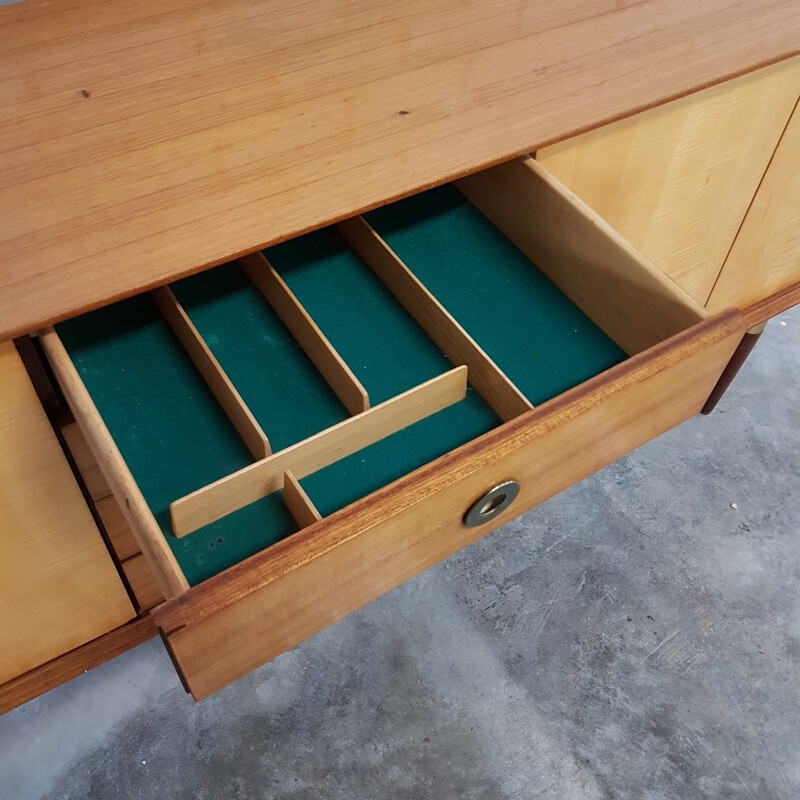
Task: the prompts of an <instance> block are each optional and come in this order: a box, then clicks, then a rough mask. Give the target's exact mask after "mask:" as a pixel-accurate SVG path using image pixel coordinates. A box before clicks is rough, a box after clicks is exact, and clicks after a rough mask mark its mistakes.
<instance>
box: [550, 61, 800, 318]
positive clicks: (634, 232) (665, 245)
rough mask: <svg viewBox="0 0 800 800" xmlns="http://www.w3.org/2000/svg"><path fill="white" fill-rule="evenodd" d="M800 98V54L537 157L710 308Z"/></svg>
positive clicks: (612, 125) (633, 243) (582, 136)
mask: <svg viewBox="0 0 800 800" xmlns="http://www.w3.org/2000/svg"><path fill="white" fill-rule="evenodd" d="M798 95H800V58H794V59H791V60H790V61H787V62H784V63H781V64H776V65H774V66H771V67H768V68H766V69H763V70H759V71H758V72H756V73H753V74H751V75H745V76H743V77H741V78H738V79H737V80H734V81H729V82H728V83H725V84H723V85H722V86H715V87H713V88H711V89H706V90H705V91H703V92H698V93H697V94H694V95H692V96H691V97H686V98H683V99H681V100H677V101H675V102H674V103H668V104H667V105H664V106H661V107H660V108H654V109H651V110H650V111H647V112H644V113H642V114H637V115H636V116H634V117H632V118H630V119H626V120H621V121H619V122H615V123H613V124H611V125H607V126H605V127H603V128H600V129H599V130H595V131H589V132H588V133H584V134H582V135H581V136H577V137H575V138H574V139H570V140H569V141H566V142H562V143H561V144H557V145H555V146H553V147H548V148H545V149H544V150H541V151H540V152H538V153H537V154H536V158H537V160H539V161H540V162H541V163H542V164H544V166H545V167H546V168H547V169H548V171H550V172H551V173H552V174H553V175H555V177H557V178H558V179H559V180H561V181H563V182H564V183H565V184H566V185H567V186H568V187H569V188H570V189H571V190H572V191H573V192H575V193H576V194H577V195H578V196H579V197H580V198H581V199H582V200H585V201H586V203H587V204H588V205H590V206H591V207H592V208H593V209H594V210H595V211H597V212H598V213H599V214H600V215H601V216H602V217H603V218H604V219H606V220H608V222H610V223H611V224H612V225H613V226H614V227H615V228H616V229H617V230H618V231H619V232H620V233H621V234H622V235H623V236H624V237H625V238H626V239H627V240H628V241H629V242H630V243H631V244H632V245H633V246H634V247H636V248H637V249H639V250H640V251H641V252H642V253H644V255H646V256H647V258H649V259H650V260H651V261H652V262H653V263H654V264H655V265H656V266H657V267H658V268H659V269H662V270H663V271H664V272H666V273H667V274H668V275H669V276H670V277H671V278H672V279H673V280H674V281H675V282H676V283H677V284H678V285H679V286H681V287H682V288H684V289H685V290H686V291H687V292H688V293H689V294H691V295H692V297H694V298H695V300H697V301H698V302H699V303H700V304H701V305H705V304H706V301H707V300H708V296H709V294H710V292H711V287H712V286H713V285H714V281H715V280H716V279H717V276H718V275H719V271H720V269H721V268H722V264H723V262H724V261H725V257H726V256H727V254H728V251H729V250H730V247H731V244H732V243H733V240H734V237H735V236H736V232H737V231H738V230H739V226H740V225H741V224H742V220H743V219H744V216H745V214H746V213H747V209H748V206H749V205H750V202H751V201H752V199H753V195H754V194H755V192H756V189H757V188H758V185H759V182H760V181H761V178H762V176H763V174H764V170H765V169H766V168H767V164H769V161H770V158H771V157H772V153H773V151H774V150H775V146H776V145H777V143H778V140H779V139H780V137H781V134H782V133H783V130H784V128H785V127H786V122H787V120H788V119H789V116H790V114H791V113H792V108H793V107H794V104H795V103H796V102H797V97H798ZM795 171H797V170H795Z"/></svg>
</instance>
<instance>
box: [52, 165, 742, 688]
mask: <svg viewBox="0 0 800 800" xmlns="http://www.w3.org/2000/svg"><path fill="white" fill-rule="evenodd" d="M534 264H535V265H536V266H534ZM742 328H743V326H742V321H741V317H740V316H739V315H738V314H737V313H735V312H732V313H728V314H725V315H721V316H719V317H716V318H713V319H709V318H708V316H707V314H706V312H705V311H704V310H703V309H702V308H700V307H699V306H697V304H696V303H695V302H694V301H693V300H691V298H689V297H688V296H686V295H685V294H684V293H683V292H681V291H680V290H679V289H677V288H676V287H675V286H674V285H673V284H672V283H671V282H670V281H669V280H668V279H667V278H665V277H664V276H663V275H662V274H661V273H659V272H658V270H657V269H655V268H654V267H653V266H652V265H650V264H649V263H647V262H646V261H644V260H643V259H642V258H641V256H639V255H638V254H637V253H636V252H635V251H633V250H632V249H631V248H630V247H629V246H627V244H626V243H625V242H624V241H622V240H621V239H620V238H619V236H618V235H617V234H616V233H615V232H614V231H613V230H611V229H610V228H609V227H608V226H607V225H605V223H603V221H602V220H600V219H599V218H598V217H597V216H596V215H594V214H593V213H592V212H591V211H590V210H589V209H587V208H586V207H585V206H584V205H583V204H582V203H581V202H580V201H579V200H577V199H576V198H574V197H573V196H572V195H570V193H569V192H568V191H566V190H565V189H564V188H563V187H562V186H561V185H560V184H558V183H557V182H556V181H554V180H553V179H552V178H551V177H550V176H548V175H547V173H546V172H544V171H543V170H542V168H541V167H540V166H539V165H537V164H536V163H535V162H533V161H532V160H530V159H523V160H518V161H514V162H510V163H508V164H505V165H501V166H500V167H497V168H494V169H492V170H488V171H486V172H484V173H479V174H476V175H474V176H471V177H469V178H466V179H464V180H462V181H460V182H459V183H458V184H457V186H456V187H454V186H446V187H440V188H438V189H434V190H431V191H430V192H427V193H424V194H422V195H418V196H416V197H412V198H408V199H407V200H403V201H400V202H399V203H396V204H393V205H391V206H387V207H385V208H382V209H378V210H376V211H374V212H371V213H369V214H367V215H366V217H365V218H361V217H356V218H353V219H350V220H346V221H345V222H343V223H341V224H340V225H339V226H337V227H336V228H330V229H325V230H322V231H317V232H315V233H312V234H308V235H306V236H303V237H300V238H299V239H296V240H293V241H290V242H286V243H283V244H281V245H278V246H275V247H272V248H270V249H269V250H267V251H265V253H264V254H254V255H251V256H247V257H245V258H243V259H241V260H240V262H238V263H233V264H229V265H225V266H223V267H219V268H217V269H214V270H211V271H208V272H205V273H202V274H199V275H195V276H193V277H190V278H187V279H184V280H183V281H180V282H178V283H176V284H174V285H172V286H171V287H169V288H168V289H167V288H164V289H159V290H157V291H156V292H154V293H152V294H151V295H149V296H148V295H145V296H139V297H136V298H132V299H130V300H126V301H123V302H121V303H118V304H115V305H114V306H110V307H107V308H105V309H101V310H99V311H96V312H92V313H90V314H87V315H84V316H83V317H80V318H76V319H74V320H70V321H68V322H66V323H62V324H60V325H59V326H57V329H56V330H55V331H54V330H52V329H50V330H48V331H45V332H43V333H42V340H43V345H44V347H45V350H46V351H47V353H48V356H49V358H50V360H51V363H52V364H53V368H54V371H55V373H56V375H57V377H58V378H59V381H60V383H61V385H62V388H63V389H64V393H65V395H66V396H67V398H68V399H69V401H70V403H71V405H72V407H73V411H74V413H75V416H76V418H77V419H78V421H79V423H80V424H81V426H82V429H83V430H84V432H85V434H86V436H87V439H88V441H89V442H90V446H91V447H92V450H93V452H94V453H95V456H96V458H97V459H98V463H99V464H100V466H101V468H102V469H103V472H104V474H105V475H106V477H107V479H108V481H109V485H110V486H111V488H112V490H113V491H114V493H115V494H116V495H117V497H118V499H120V501H121V507H122V509H123V513H125V514H126V516H127V518H128V521H129V523H130V524H131V527H132V529H133V531H134V533H135V535H136V536H137V538H138V540H139V543H140V546H141V547H142V551H143V553H144V554H145V556H146V557H147V558H148V559H149V561H150V564H151V567H152V568H153V570H154V573H155V575H156V576H157V579H158V582H159V586H160V588H161V590H162V591H163V592H164V595H165V596H166V597H167V602H166V603H165V604H164V605H162V606H161V607H160V608H158V609H156V611H155V612H154V614H155V618H156V622H157V624H158V625H159V626H160V627H161V629H162V632H163V633H164V636H165V640H166V642H167V644H168V646H169V647H170V649H171V651H172V654H173V657H174V660H175V662H176V664H177V666H178V668H179V670H180V671H181V674H182V676H183V678H184V680H185V682H186V684H187V686H188V687H189V689H190V690H191V691H192V693H193V694H194V695H195V696H196V697H203V696H205V695H207V694H209V693H211V692H213V691H215V690H216V689H218V688H220V687H221V686H223V685H225V684H226V683H228V682H230V681H231V680H234V679H236V678H237V677H240V676H241V675H243V674H245V673H246V672H247V671H249V670H251V669H253V668H254V667H255V666H257V665H258V664H260V663H262V662H263V661H265V660H267V659H269V658H271V657H273V656H275V655H277V654H278V653H280V652H282V651H284V650H286V649H287V648H290V647H292V646H294V645H296V644H297V643H298V642H300V641H302V640H303V639H304V638H306V637H307V636H309V635H311V634H312V633H314V632H315V631H317V630H319V629H321V628H322V627H324V626H325V625H327V624H330V623H331V622H333V621H335V620H336V619H339V618H341V617H342V616H343V615H344V614H347V613H349V612H350V611H352V610H353V609H355V608H358V607H359V606H360V605H363V604H364V603H366V602H368V601H369V600H371V599H373V598H374V597H377V596H378V595H380V594H382V593H384V592H385V591H388V590H389V589H391V588H393V587H394V586H396V585H398V584H399V583H401V582H402V581H403V580H406V579H407V578H408V577H410V576H412V575H414V574H416V573H417V572H419V571H420V570H422V569H424V568H426V567H427V566H429V565H430V564H433V563H435V562H436V561H438V560H440V559H441V558H444V557H445V556H447V555H448V554H450V553H452V552H454V551H455V550H456V549H458V548H459V547H462V546H464V545H465V544H467V543H469V542H470V541H473V540H474V539H475V538H477V537H478V536H481V535H483V534H485V533H486V532H488V531H489V530H491V529H492V528H493V527H495V526H497V525H499V524H502V523H503V522H504V521H507V520H508V519H510V518H512V517H513V516H515V515H517V514H519V513H521V512H522V511H524V510H525V509H526V508H529V507H531V506H532V505H534V504H536V503H538V502H540V501H541V500H543V499H545V498H547V497H549V496H551V495H552V494H554V493H556V492H558V491H560V490H561V489H563V488H565V487H566V486H568V485H570V484H571V483H573V482H575V481H576V480H579V479H580V478H582V477H584V476H585V475H587V474H589V473H591V472H592V471H594V470H596V469H598V468H599V467H601V466H603V465H604V464H607V463H609V462H610V461H612V460H614V459H615V458H618V457H619V456H621V455H623V454H624V453H626V452H628V451H629V450H630V449H632V448H634V447H636V446H638V445H639V444H641V443H643V442H645V441H647V440H648V439H650V438H652V437H653V436H656V435H658V434H659V433H661V432H663V431H664V430H666V429H668V428H669V427H671V426H673V425H675V424H677V423H678V422H680V421H682V420H683V419H685V418H686V417H688V416H690V415H691V414H693V413H695V412H696V411H698V410H699V409H700V407H701V406H702V404H703V402H704V401H705V399H706V398H707V396H708V394H709V393H710V391H711V389H712V388H713V385H714V383H715V381H716V379H717V377H718V376H719V374H720V372H721V371H722V369H723V367H724V365H725V364H726V363H727V360H728V358H729V356H730V354H731V353H732V352H733V349H734V348H735V346H736V344H737V343H738V341H739V339H740V338H741V335H742ZM508 480H513V481H516V482H517V483H518V484H519V486H520V491H519V495H518V496H517V497H516V499H514V500H513V502H511V503H510V505H509V506H508V507H507V508H503V507H502V506H498V507H495V506H493V505H492V504H491V503H490V502H488V501H487V504H486V508H485V519H486V522H485V523H484V524H482V525H478V526H477V527H468V526H466V525H465V523H464V515H465V513H466V511H467V509H468V508H469V507H470V506H471V505H473V504H474V503H475V501H476V500H477V499H478V498H480V497H481V496H482V495H483V494H484V493H485V492H486V491H487V490H488V489H490V488H492V487H493V486H496V485H498V484H501V483H503V482H504V481H508Z"/></svg>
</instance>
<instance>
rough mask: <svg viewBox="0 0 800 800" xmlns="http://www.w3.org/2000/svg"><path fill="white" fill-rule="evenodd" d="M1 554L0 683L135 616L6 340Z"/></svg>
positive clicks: (0, 350) (2, 349)
mask: <svg viewBox="0 0 800 800" xmlns="http://www.w3.org/2000/svg"><path fill="white" fill-rule="evenodd" d="M0 548H2V554H3V557H2V558H1V559H0V684H2V683H4V682H5V681H8V680H11V679H12V678H15V677H17V676H18V675H21V674H23V673H24V672H27V671H28V670H31V669H33V668H34V667H38V666H39V665H40V664H43V663H45V662H46V661H49V660H50V659H53V658H56V657H57V656H60V655H62V654H63V653H66V652H68V651H69V650H72V649H73V648H75V647H78V646H79V645H82V644H84V643H85V642H88V641H89V640H91V639H94V638H95V637H97V636H101V635H102V634H104V633H106V632H108V631H110V630H111V629H112V628H116V627H117V626H118V625H122V623H124V622H126V621H127V620H129V619H131V618H132V617H133V616H134V611H133V606H131V602H130V600H129V599H128V595H127V593H126V591H125V588H124V587H123V585H122V581H121V580H120V577H119V575H118V574H117V570H116V568H115V567H114V564H113V562H112V561H111V557H110V555H109V554H108V550H107V549H106V547H105V545H104V544H103V540H102V538H101V536H100V532H99V531H98V529H97V526H96V525H95V523H94V520H93V519H92V515H91V513H90V511H89V508H88V507H87V505H86V502H85V501H84V499H83V495H82V494H81V490H80V488H79V487H78V484H77V483H76V482H75V478H74V476H73V474H72V471H71V470H70V467H69V464H68V463H67V460H66V457H65V456H64V453H63V451H62V450H61V447H60V446H59V443H58V440H57V439H56V435H55V434H54V433H53V429H52V428H51V427H50V422H49V421H48V419H47V416H46V415H45V412H44V409H43V408H42V407H41V405H40V404H39V400H38V398H37V396H36V392H35V390H34V388H33V386H32V384H31V382H30V379H29V378H28V373H27V372H26V370H25V367H24V366H23V364H22V361H21V360H20V357H19V355H18V354H17V351H16V349H15V347H14V345H13V344H12V343H11V342H0Z"/></svg>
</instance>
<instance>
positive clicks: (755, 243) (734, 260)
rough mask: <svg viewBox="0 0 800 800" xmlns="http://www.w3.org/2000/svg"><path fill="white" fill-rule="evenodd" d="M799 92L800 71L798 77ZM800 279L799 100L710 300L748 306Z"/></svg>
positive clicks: (712, 303)
mask: <svg viewBox="0 0 800 800" xmlns="http://www.w3.org/2000/svg"><path fill="white" fill-rule="evenodd" d="M798 78H799V79H798V86H797V89H798V92H799V93H800V75H799V76H798ZM797 281H800V104H798V105H797V106H796V107H795V110H794V113H793V114H792V118H791V120H790V121H789V124H788V125H787V127H786V130H785V132H784V134H783V136H782V137H781V141H780V144H779V145H778V147H777V149H776V151H775V154H774V156H773V158H772V161H771V162H770V165H769V168H768V169H767V172H766V174H765V175H764V180H763V181H762V182H761V185H760V186H759V187H758V191H757V192H756V195H755V198H754V199H753V202H752V205H751V206H750V208H749V210H748V212H747V216H746V217H745V218H744V222H743V223H742V227H741V229H740V230H739V232H738V235H737V236H736V240H735V241H734V243H733V247H732V248H731V251H730V253H729V254H728V258H727V259H726V260H725V264H724V266H723V267H722V271H721V272H720V275H719V278H718V280H717V283H716V285H715V286H714V289H713V291H712V292H711V296H710V297H709V299H708V307H709V308H710V309H711V310H712V311H718V310H720V309H723V308H729V307H731V306H736V307H738V308H743V307H744V306H747V305H750V304H752V303H756V302H758V301H759V300H763V299H765V298H766V297H768V296H769V295H771V294H774V293H776V292H779V291H781V290H782V289H786V288H788V287H789V286H790V285H791V284H793V283H796V282H797Z"/></svg>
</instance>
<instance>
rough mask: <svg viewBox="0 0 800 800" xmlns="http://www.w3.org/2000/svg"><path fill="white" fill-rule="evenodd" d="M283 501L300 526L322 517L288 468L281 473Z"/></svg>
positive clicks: (312, 522)
mask: <svg viewBox="0 0 800 800" xmlns="http://www.w3.org/2000/svg"><path fill="white" fill-rule="evenodd" d="M283 502H284V503H286V508H288V509H289V513H290V514H291V515H292V516H293V517H294V521H295V522H296V523H297V524H298V525H299V526H300V527H301V528H305V527H307V526H309V525H313V524H314V523H315V522H319V521H320V520H321V519H322V517H321V516H320V513H319V511H317V507H316V506H315V505H314V503H313V502H312V500H311V498H310V497H309V496H308V495H307V494H306V490H305V489H304V488H303V487H302V486H301V485H300V481H298V480H297V478H295V476H294V473H292V471H291V470H288V469H287V470H286V472H284V473H283Z"/></svg>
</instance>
